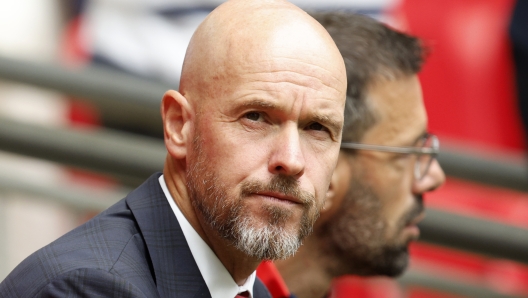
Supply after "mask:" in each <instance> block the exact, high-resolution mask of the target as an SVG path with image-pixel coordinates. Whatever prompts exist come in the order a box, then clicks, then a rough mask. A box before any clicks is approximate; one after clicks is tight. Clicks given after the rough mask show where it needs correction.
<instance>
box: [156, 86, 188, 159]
mask: <svg viewBox="0 0 528 298" xmlns="http://www.w3.org/2000/svg"><path fill="white" fill-rule="evenodd" d="M192 115H193V114H192V107H191V106H190V104H189V101H188V100H187V99H186V98H185V97H183V95H181V94H180V93H179V92H178V91H174V90H169V91H167V92H165V94H164V95H163V101H162V103H161V117H162V118H163V130H164V139H165V145H166V147H167V150H168V151H169V154H170V155H171V156H172V157H173V158H176V159H182V158H185V157H186V155H187V142H188V141H189V139H190V138H191V135H190V134H191V121H190V120H191V117H192Z"/></svg>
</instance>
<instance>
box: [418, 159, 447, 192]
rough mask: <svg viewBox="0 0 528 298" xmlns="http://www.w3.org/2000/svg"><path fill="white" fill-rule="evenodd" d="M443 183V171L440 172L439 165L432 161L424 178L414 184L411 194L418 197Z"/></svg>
mask: <svg viewBox="0 0 528 298" xmlns="http://www.w3.org/2000/svg"><path fill="white" fill-rule="evenodd" d="M444 182H445V174H444V171H443V170H442V167H441V166H440V163H438V161H437V160H436V159H434V160H433V162H432V163H431V166H430V167H429V170H428V171H427V173H426V174H425V176H424V177H423V178H422V179H420V180H417V181H415V182H414V185H413V193H414V194H417V195H418V194H423V193H426V192H429V191H433V190H435V189H437V188H438V187H440V186H441V185H442V184H444Z"/></svg>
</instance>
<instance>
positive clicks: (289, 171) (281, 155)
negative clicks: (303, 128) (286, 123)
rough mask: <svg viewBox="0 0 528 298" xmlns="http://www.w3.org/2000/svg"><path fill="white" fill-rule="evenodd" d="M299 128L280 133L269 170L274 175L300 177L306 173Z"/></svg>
mask: <svg viewBox="0 0 528 298" xmlns="http://www.w3.org/2000/svg"><path fill="white" fill-rule="evenodd" d="M300 141H301V140H300V136H299V131H298V129H297V127H288V128H284V129H282V130H281V131H280V133H279V135H278V136H277V138H276V139H275V140H274V141H273V144H272V145H271V146H272V150H271V156H270V159H269V163H268V170H269V172H270V173H273V174H281V175H287V176H294V177H296V178H297V177H300V176H302V174H303V173H304V168H305V160H304V155H303V152H302V149H301V143H300Z"/></svg>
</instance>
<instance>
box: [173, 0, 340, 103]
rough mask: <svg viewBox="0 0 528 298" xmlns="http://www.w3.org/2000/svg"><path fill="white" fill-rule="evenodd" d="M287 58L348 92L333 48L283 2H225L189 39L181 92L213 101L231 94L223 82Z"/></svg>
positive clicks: (305, 17) (319, 29) (300, 13)
mask: <svg viewBox="0 0 528 298" xmlns="http://www.w3.org/2000/svg"><path fill="white" fill-rule="evenodd" d="M286 59H302V61H303V62H305V63H308V64H310V65H311V69H310V70H308V71H309V72H319V76H323V77H324V79H328V80H329V81H331V82H332V84H333V85H334V86H332V87H334V88H336V89H339V88H340V86H343V88H346V87H345V84H346V76H345V69H344V63H343V60H342V58H341V55H340V53H339V51H338V50H337V47H336V46H335V44H334V42H333V40H332V38H331V37H330V36H329V35H328V33H327V32H326V30H325V29H324V28H323V27H322V26H321V25H320V24H319V23H318V22H317V21H315V20H314V19H313V18H312V17H310V16H309V15H308V14H306V13H305V12H304V11H302V10H301V9H299V8H298V7H296V6H294V5H292V4H290V3H288V2H286V1H281V0H264V1H262V0H259V1H252V0H250V1H248V0H232V1H227V2H226V3H224V4H222V5H220V6H219V7H218V8H217V9H215V10H214V11H213V12H212V13H211V14H210V15H209V16H208V17H207V18H206V20H205V21H204V22H203V23H202V24H201V25H200V26H199V27H198V29H197V30H196V32H195V34H194V35H193V38H192V39H191V42H190V44H189V47H188V49H187V53H186V56H185V62H184V66H183V70H182V75H181V82H180V92H181V93H182V94H183V95H184V96H186V97H188V99H189V100H191V101H195V100H196V99H197V98H201V99H204V97H205V98H211V97H212V98H214V97H216V96H218V95H221V94H222V93H224V92H228V91H232V90H230V89H229V88H228V87H233V86H232V85H231V84H229V82H227V81H226V80H228V79H233V78H238V77H240V76H243V74H244V73H248V72H249V73H251V72H255V71H262V72H265V71H268V72H274V71H275V70H276V68H277V66H278V64H281V63H282V62H284V60H286ZM297 67H301V66H297ZM292 71H296V69H292ZM204 92H206V93H204Z"/></svg>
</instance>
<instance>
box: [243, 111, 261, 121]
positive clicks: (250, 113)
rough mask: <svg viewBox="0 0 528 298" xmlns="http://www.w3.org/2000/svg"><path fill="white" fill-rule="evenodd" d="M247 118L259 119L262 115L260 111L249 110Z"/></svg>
mask: <svg viewBox="0 0 528 298" xmlns="http://www.w3.org/2000/svg"><path fill="white" fill-rule="evenodd" d="M244 116H245V117H246V119H249V120H252V121H258V120H259V119H260V117H261V115H260V113H258V112H249V113H247V114H246V115H244Z"/></svg>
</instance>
